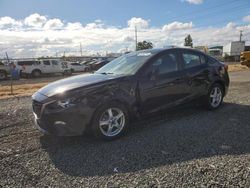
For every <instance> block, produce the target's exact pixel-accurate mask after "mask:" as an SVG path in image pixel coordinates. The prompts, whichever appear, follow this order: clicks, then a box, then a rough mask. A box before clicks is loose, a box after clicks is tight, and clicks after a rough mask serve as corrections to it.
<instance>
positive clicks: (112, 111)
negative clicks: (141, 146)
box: [99, 108, 125, 137]
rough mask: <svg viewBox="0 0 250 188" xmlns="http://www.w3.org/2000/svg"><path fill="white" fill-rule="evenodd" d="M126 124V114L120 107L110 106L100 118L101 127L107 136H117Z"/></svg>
mask: <svg viewBox="0 0 250 188" xmlns="http://www.w3.org/2000/svg"><path fill="white" fill-rule="evenodd" d="M124 125H125V115H124V113H123V111H122V110H121V109H119V108H108V109H107V110H105V111H104V112H103V114H102V115H101V117H100V120H99V128H100V130H101V132H102V134H103V135H105V136H107V137H114V136H117V135H118V134H119V133H121V131H122V130H123V128H124Z"/></svg>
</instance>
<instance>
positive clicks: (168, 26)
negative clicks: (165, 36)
mask: <svg viewBox="0 0 250 188" xmlns="http://www.w3.org/2000/svg"><path fill="white" fill-rule="evenodd" d="M192 27H193V23H192V22H188V23H182V22H172V23H170V24H166V25H164V26H163V28H162V30H163V31H173V30H181V29H191V28H192Z"/></svg>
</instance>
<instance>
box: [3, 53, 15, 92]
mask: <svg viewBox="0 0 250 188" xmlns="http://www.w3.org/2000/svg"><path fill="white" fill-rule="evenodd" d="M5 55H6V58H7V61H8V63H10V59H9V56H8V53H7V52H5ZM13 66H14V65H11V68H10V69H11V72H10V93H11V95H13V77H12V74H13V70H14V67H13Z"/></svg>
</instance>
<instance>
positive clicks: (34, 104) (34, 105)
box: [32, 100, 43, 117]
mask: <svg viewBox="0 0 250 188" xmlns="http://www.w3.org/2000/svg"><path fill="white" fill-rule="evenodd" d="M42 106H43V104H42V103H40V102H38V101H35V100H33V101H32V108H33V111H34V113H35V114H36V115H37V116H38V117H40V115H41V111H42Z"/></svg>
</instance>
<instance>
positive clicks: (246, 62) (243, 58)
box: [240, 51, 250, 68]
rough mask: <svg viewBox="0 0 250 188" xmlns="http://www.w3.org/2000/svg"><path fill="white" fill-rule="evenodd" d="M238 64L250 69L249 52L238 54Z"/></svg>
mask: <svg viewBox="0 0 250 188" xmlns="http://www.w3.org/2000/svg"><path fill="white" fill-rule="evenodd" d="M240 63H241V64H242V65H246V66H248V67H249V68H250V51H246V52H241V53H240Z"/></svg>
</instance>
